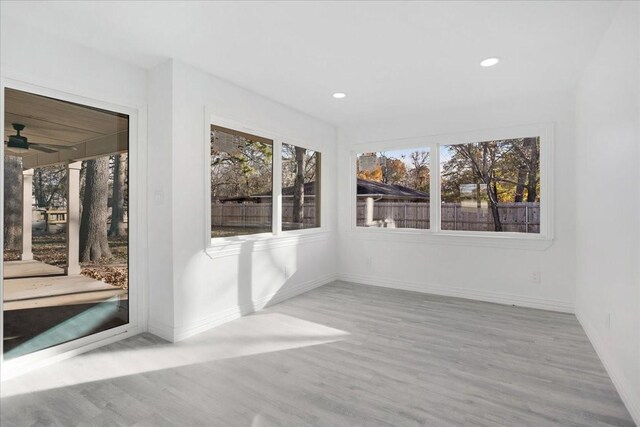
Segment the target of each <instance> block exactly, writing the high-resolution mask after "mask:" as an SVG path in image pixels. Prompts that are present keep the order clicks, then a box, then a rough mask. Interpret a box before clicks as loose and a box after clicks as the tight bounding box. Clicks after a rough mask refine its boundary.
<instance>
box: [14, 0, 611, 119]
mask: <svg viewBox="0 0 640 427" xmlns="http://www.w3.org/2000/svg"><path fill="white" fill-rule="evenodd" d="M618 6H619V3H618V2H613V1H605V2H591V1H584V2H583V1H569V2H541V1H540V2H538V1H533V2H482V1H477V2H424V3H423V2H324V3H322V2H257V3H255V2H235V3H230V2H229V3H227V2H215V3H214V2H111V1H108V2H22V1H18V2H6V1H3V2H2V20H3V21H4V20H5V19H10V20H16V21H18V22H25V23H29V24H30V25H32V26H35V27H38V28H41V29H42V30H43V31H44V32H47V33H53V34H56V35H59V36H60V37H62V38H65V39H68V40H71V41H74V42H76V43H79V44H82V45H85V46H88V47H91V48H93V49H96V50H98V51H100V52H104V53H106V54H108V55H110V56H113V57H116V58H120V59H123V60H125V61H128V62H131V63H134V64H136V65H138V66H141V67H145V68H149V67H153V66H155V65H157V64H158V63H160V62H162V61H164V60H166V59H167V58H171V57H172V58H175V59H178V60H180V61H183V62H186V63H188V64H191V65H194V66H196V67H198V68H200V69H203V70H206V71H208V72H210V73H212V74H214V75H216V76H219V77H221V78H223V79H226V80H228V81H230V82H233V83H236V84H237V85H239V86H243V87H245V88H248V89H250V90H252V91H254V92H257V93H259V94H262V95H264V96H267V97H269V98H271V99H274V100H277V101H279V102H281V103H283V104H286V105H289V106H291V107H293V108H295V109H298V110H300V111H303V112H306V113H308V114H310V115H312V116H315V117H318V118H320V119H323V120H325V121H327V122H330V123H333V124H336V125H341V124H346V123H353V122H361V121H370V120H379V119H382V118H386V117H389V116H402V115H415V114H416V113H420V112H423V111H430V110H434V109H453V108H457V107H460V106H467V105H483V104H485V105H486V104H488V103H490V102H491V101H495V100H502V99H510V100H513V101H514V102H517V101H518V100H519V99H522V100H525V99H526V98H527V97H530V96H533V95H536V94H539V93H541V92H543V93H549V92H553V91H566V90H567V89H569V88H572V87H573V86H575V84H576V82H577V79H578V78H579V76H580V75H581V72H582V70H583V68H584V67H585V65H586V64H587V63H588V61H589V59H590V58H591V56H592V54H593V53H594V51H595V49H596V47H597V45H598V42H599V41H600V39H601V38H602V36H603V34H604V32H605V31H606V29H607V28H608V25H609V22H610V20H611V18H612V16H613V14H614V13H615V10H616V9H617V7H618ZM25 48H28V46H27V47H25ZM489 56H499V57H501V58H502V62H500V64H498V65H497V66H495V67H493V68H488V69H484V68H481V67H480V66H479V62H480V60H482V59H483V58H486V57H489ZM336 91H342V92H346V93H347V94H348V96H347V98H346V99H344V100H335V99H333V98H332V97H331V94H332V93H333V92H336Z"/></svg>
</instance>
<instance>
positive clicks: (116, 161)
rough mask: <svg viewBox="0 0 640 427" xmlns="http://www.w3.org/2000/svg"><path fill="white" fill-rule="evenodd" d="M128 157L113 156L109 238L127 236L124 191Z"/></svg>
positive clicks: (121, 155) (122, 155)
mask: <svg viewBox="0 0 640 427" xmlns="http://www.w3.org/2000/svg"><path fill="white" fill-rule="evenodd" d="M126 169H127V155H126V154H116V155H115V156H113V196H112V197H111V226H110V227H109V236H124V235H126V234H127V232H126V228H125V225H124V213H125V207H124V190H125V184H126V176H127V170H126Z"/></svg>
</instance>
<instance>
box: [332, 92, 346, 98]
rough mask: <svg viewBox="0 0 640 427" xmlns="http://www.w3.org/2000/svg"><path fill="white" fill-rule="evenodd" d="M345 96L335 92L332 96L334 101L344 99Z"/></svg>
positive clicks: (342, 93)
mask: <svg viewBox="0 0 640 427" xmlns="http://www.w3.org/2000/svg"><path fill="white" fill-rule="evenodd" d="M346 96H347V94H346V93H344V92H336V93H334V94H333V97H334V98H336V99H342V98H346Z"/></svg>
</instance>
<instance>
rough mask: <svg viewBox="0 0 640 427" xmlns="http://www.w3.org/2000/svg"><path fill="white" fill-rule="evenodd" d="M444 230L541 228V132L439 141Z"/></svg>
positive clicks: (519, 230) (525, 230)
mask: <svg viewBox="0 0 640 427" xmlns="http://www.w3.org/2000/svg"><path fill="white" fill-rule="evenodd" d="M440 173H441V178H442V190H441V191H442V211H441V217H442V219H441V221H442V229H443V230H466V231H490V232H491V231H492V232H515V233H540V138H539V137H528V138H515V139H506V140H499V141H485V142H477V143H470V144H456V145H445V146H442V147H440Z"/></svg>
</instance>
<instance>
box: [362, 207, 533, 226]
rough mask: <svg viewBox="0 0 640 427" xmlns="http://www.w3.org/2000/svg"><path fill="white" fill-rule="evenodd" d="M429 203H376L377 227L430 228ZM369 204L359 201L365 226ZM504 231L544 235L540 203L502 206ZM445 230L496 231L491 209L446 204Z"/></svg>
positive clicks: (443, 209) (499, 209) (444, 209)
mask: <svg viewBox="0 0 640 427" xmlns="http://www.w3.org/2000/svg"><path fill="white" fill-rule="evenodd" d="M429 207H430V205H429V203H404V202H375V203H374V204H373V221H374V223H373V226H374V227H391V228H418V229H426V228H430V225H431V224H430V220H431V215H430V211H429ZM365 209H366V206H365V202H364V201H362V202H360V201H358V206H357V224H358V225H359V226H365ZM498 212H499V214H500V222H501V224H502V230H503V231H507V232H518V233H539V232H540V204H539V203H500V204H498ZM440 216H441V224H442V229H443V230H467V231H493V230H495V227H494V223H493V215H492V214H491V211H490V210H489V209H488V208H487V207H481V208H477V207H475V206H474V207H467V206H462V205H461V204H460V203H443V204H442V210H441V214H440Z"/></svg>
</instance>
